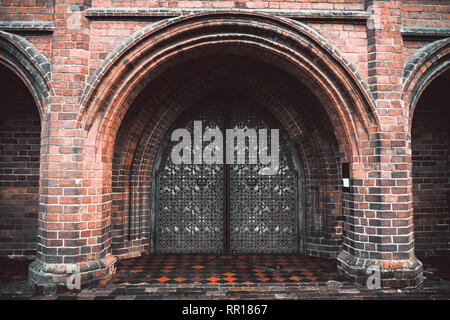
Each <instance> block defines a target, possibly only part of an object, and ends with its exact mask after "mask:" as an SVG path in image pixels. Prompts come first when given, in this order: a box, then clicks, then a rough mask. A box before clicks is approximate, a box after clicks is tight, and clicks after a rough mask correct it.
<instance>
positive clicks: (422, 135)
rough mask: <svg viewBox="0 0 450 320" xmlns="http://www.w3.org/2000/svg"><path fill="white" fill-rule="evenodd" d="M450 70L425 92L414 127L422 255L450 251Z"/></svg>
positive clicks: (415, 188) (418, 245)
mask: <svg viewBox="0 0 450 320" xmlns="http://www.w3.org/2000/svg"><path fill="white" fill-rule="evenodd" d="M449 84H450V71H446V72H444V73H443V74H441V75H440V76H439V77H437V78H436V79H434V80H433V81H432V82H431V83H430V84H429V85H428V87H427V88H426V89H425V90H424V91H423V93H422V95H421V96H420V98H419V100H418V102H417V105H416V107H415V110H414V116H413V119H412V127H411V145H412V146H411V149H412V163H413V167H412V175H413V205H414V241H415V250H416V253H417V255H418V256H420V257H424V256H433V255H442V254H448V253H449V249H450V224H449V221H450V216H449V204H450V184H449V181H450V180H449V179H450V143H449V141H450V131H449V129H448V123H449V121H450V111H449V109H448V100H447V99H448V92H447V90H448V87H449Z"/></svg>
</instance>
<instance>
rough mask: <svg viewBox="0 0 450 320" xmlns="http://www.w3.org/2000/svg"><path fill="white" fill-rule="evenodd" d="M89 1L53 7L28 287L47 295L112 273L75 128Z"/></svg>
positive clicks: (84, 77) (84, 73) (84, 68)
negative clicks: (49, 93) (48, 97)
mask: <svg viewBox="0 0 450 320" xmlns="http://www.w3.org/2000/svg"><path fill="white" fill-rule="evenodd" d="M86 6H87V1H84V0H76V1H70V4H69V3H67V4H66V3H65V1H63V0H57V1H55V8H54V22H55V31H54V34H53V43H52V82H53V87H54V91H55V95H54V96H53V97H52V101H51V105H50V112H51V113H50V117H49V119H48V120H47V121H46V122H45V123H43V129H42V132H43V133H42V145H41V179H40V181H41V187H42V193H41V195H40V213H39V221H38V224H39V230H38V243H37V254H36V260H35V261H34V262H33V263H32V264H31V265H30V268H29V282H30V284H31V285H33V286H37V287H41V288H44V289H54V288H55V287H57V286H61V287H65V286H66V284H67V280H68V279H71V280H72V279H75V280H76V278H75V277H71V276H72V275H73V273H74V272H77V273H78V271H79V272H80V277H79V280H80V282H81V284H83V285H85V284H89V283H98V282H99V281H106V280H108V279H109V278H110V277H111V274H112V273H113V272H114V263H115V258H114V257H113V256H111V255H110V254H109V250H110V248H109V240H108V239H107V238H106V237H105V234H104V233H105V232H104V230H105V229H107V228H108V226H107V225H105V224H106V222H105V221H106V220H105V219H104V217H103V216H102V215H98V214H97V212H96V210H97V207H96V206H93V205H91V206H88V205H87V203H89V202H90V200H91V199H92V193H95V192H96V190H95V189H94V190H93V189H90V188H89V186H90V184H89V180H88V179H89V177H88V175H87V174H86V173H85V171H84V170H83V165H84V164H83V160H84V158H83V148H82V146H83V143H84V138H85V137H86V133H85V132H84V131H83V130H82V129H79V128H78V126H77V117H78V113H79V102H80V101H79V100H80V96H81V94H82V91H83V89H84V87H85V85H86V81H87V76H88V58H89V26H88V21H87V20H86V19H85V18H84V16H83V14H82V12H81V11H82V10H84V9H85V8H86Z"/></svg>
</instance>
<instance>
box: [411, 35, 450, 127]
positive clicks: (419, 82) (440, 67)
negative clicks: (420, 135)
mask: <svg viewBox="0 0 450 320" xmlns="http://www.w3.org/2000/svg"><path fill="white" fill-rule="evenodd" d="M449 69H450V38H446V39H442V40H439V41H435V42H432V43H430V44H428V45H426V46H424V47H423V48H421V49H420V50H418V51H417V52H416V53H415V54H414V55H412V56H411V58H409V60H408V62H407V63H406V66H405V72H404V74H403V83H404V85H403V91H402V97H403V101H404V103H405V105H406V112H408V114H407V117H408V119H409V120H408V121H409V132H411V127H412V120H413V116H414V111H415V108H416V105H417V102H418V101H419V99H420V97H421V96H422V93H423V92H424V91H425V89H426V88H427V87H428V85H429V84H430V83H431V82H433V80H434V79H436V78H437V77H439V76H440V75H442V74H443V73H444V72H446V71H448V70H449Z"/></svg>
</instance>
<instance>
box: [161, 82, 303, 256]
mask: <svg viewBox="0 0 450 320" xmlns="http://www.w3.org/2000/svg"><path fill="white" fill-rule="evenodd" d="M194 122H196V124H194ZM199 124H201V125H202V128H198V125H199ZM195 126H197V128H195ZM173 128H185V129H187V131H188V132H189V133H190V136H191V137H194V139H196V138H195V134H196V132H195V130H201V132H200V134H201V135H202V136H203V134H204V132H205V130H206V128H210V129H215V130H218V131H219V132H221V133H223V135H222V139H223V140H222V141H220V147H219V148H218V149H220V150H218V152H220V153H222V154H221V155H220V157H221V158H222V161H220V160H219V161H218V162H219V163H211V164H206V163H204V162H202V163H199V162H197V163H196V161H195V159H194V161H192V162H191V164H185V163H182V164H175V163H174V161H173V159H172V150H173V148H174V147H175V145H176V144H177V142H176V141H171V139H170V138H171V137H170V135H171V132H172V131H171V130H169V135H167V136H166V138H165V141H164V142H163V144H162V147H160V150H159V154H158V156H157V165H156V167H155V170H156V171H155V174H154V175H155V181H157V182H156V184H155V188H154V189H153V192H154V195H155V200H156V201H155V204H156V205H155V206H154V214H155V215H156V219H155V224H154V228H155V231H154V232H152V234H154V235H155V237H154V239H153V241H154V242H155V251H156V252H171V253H173V252H204V253H215V252H218V253H222V252H231V253H263V252H270V253H273V252H298V250H299V247H300V246H299V241H300V236H299V234H300V231H301V230H303V228H302V226H301V225H300V223H301V221H302V219H301V217H300V208H299V205H298V204H299V201H298V196H299V195H300V194H301V193H300V192H298V187H299V183H298V180H299V176H298V172H299V171H298V161H297V159H296V157H295V150H292V146H290V142H289V140H288V137H287V134H286V133H285V132H284V131H283V129H282V126H281V125H280V124H279V123H277V121H276V120H275V119H274V117H273V116H271V115H270V113H269V112H267V111H264V107H262V106H260V105H258V103H257V102H255V101H253V100H252V99H250V98H248V97H246V96H244V95H242V94H239V93H237V92H230V91H227V92H215V93H214V94H212V95H209V96H208V97H206V98H203V99H202V100H201V101H198V102H197V103H196V104H195V106H191V108H189V109H188V110H187V112H185V113H184V114H182V115H181V116H180V117H179V119H178V120H177V121H176V122H175V125H174V126H173ZM227 129H231V130H233V131H234V130H235V129H236V130H239V129H243V130H252V129H254V130H255V131H254V132H253V133H255V136H254V138H257V135H256V133H257V132H258V133H259V132H260V131H259V130H260V129H263V130H264V129H265V130H267V131H266V135H267V142H268V150H271V145H272V144H274V143H278V142H279V158H278V160H277V163H278V166H277V168H276V169H275V171H274V172H271V173H270V174H268V175H264V174H262V173H261V172H260V170H264V168H267V166H266V165H264V164H261V163H260V162H258V161H257V156H256V152H257V150H256V149H257V147H258V144H256V145H251V143H250V138H249V137H250V136H251V135H250V134H249V135H248V136H247V137H246V139H245V140H246V141H245V156H246V161H245V163H242V162H238V161H237V160H238V159H237V154H234V155H233V160H232V161H231V162H233V164H231V163H230V159H228V157H227V150H225V149H226V148H229V147H230V145H229V144H228V143H227V142H229V140H228V139H229V137H228V133H229V130H227ZM270 129H277V130H280V129H281V134H280V137H279V138H280V139H278V137H277V141H276V142H275V141H271V134H270V133H271V131H270ZM245 132H248V131H245ZM225 133H227V136H226V135H225ZM197 135H198V132H197ZM259 139H261V135H259ZM225 140H226V141H225ZM233 140H234V139H233ZM191 142H193V141H191ZM257 142H259V146H261V141H257ZM210 143H211V141H202V148H201V150H199V151H200V152H202V151H203V150H205V151H204V152H208V151H206V150H208V149H207V148H208V145H209V144H210ZM236 143H237V141H236ZM216 146H218V144H216ZM224 146H226V147H224ZM255 147H256V149H255ZM251 148H254V149H255V150H254V152H255V153H252V151H251V150H250V149H251ZM277 151H278V150H277ZM272 152H273V151H272ZM251 155H252V156H253V158H252V160H250V156H251ZM271 156H272V157H273V156H274V155H273V154H271ZM194 157H195V156H194ZM220 162H222V163H220ZM270 165H272V164H270Z"/></svg>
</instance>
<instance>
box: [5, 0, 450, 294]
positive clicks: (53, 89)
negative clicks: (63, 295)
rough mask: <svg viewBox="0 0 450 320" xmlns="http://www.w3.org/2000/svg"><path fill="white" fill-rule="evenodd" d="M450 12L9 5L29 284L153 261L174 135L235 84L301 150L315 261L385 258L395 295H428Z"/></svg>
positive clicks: (436, 237)
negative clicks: (203, 102) (163, 162)
mask: <svg viewBox="0 0 450 320" xmlns="http://www.w3.org/2000/svg"><path fill="white" fill-rule="evenodd" d="M449 14H450V4H449V3H448V2H447V1H438V0H433V1H425V0H395V1H381V0H368V1H363V0H352V1H343V0H328V1H324V0H309V1H270V0H268V1H262V0H257V1H207V2H205V1H167V2H165V1H115V0H109V1H108V0H107V1H104V0H101V1H100V0H98V1H97V0H90V1H85V0H84V1H81V0H73V1H70V2H69V1H63V0H55V1H40V0H35V1H21V0H20V1H19V0H1V1H0V65H1V69H0V71H1V78H2V80H3V81H4V82H5V81H6V82H9V81H8V80H9V79H10V78H11V79H14V81H11V82H9V84H8V86H6V87H5V86H3V87H2V89H3V88H8V89H7V92H11V96H10V97H8V98H7V99H3V98H2V101H1V115H2V117H1V122H0V134H1V136H0V139H1V141H2V146H1V149H0V150H1V154H0V157H1V159H0V160H1V164H0V189H1V190H0V194H1V198H0V210H1V215H0V226H1V230H0V254H2V255H16V256H17V255H27V256H29V255H32V256H34V258H35V261H34V262H33V263H32V264H31V266H30V272H29V278H30V283H32V284H33V285H37V286H44V287H47V286H50V287H51V286H54V285H58V284H62V283H64V281H65V280H66V279H67V278H68V277H69V276H70V272H71V271H70V270H72V269H71V267H72V266H74V265H76V266H80V268H81V272H82V282H83V283H84V284H90V283H98V282H101V283H103V282H105V281H108V280H109V279H110V278H111V275H112V274H113V273H114V271H115V263H116V261H117V259H125V258H129V257H133V256H138V255H141V254H144V253H149V252H152V250H153V247H152V241H151V239H152V234H151V233H152V230H151V228H150V221H151V219H153V218H152V217H153V215H154V213H153V212H152V209H151V208H152V203H153V202H154V198H153V195H152V194H153V193H152V192H153V191H152V186H153V185H152V181H153V180H154V178H153V174H154V172H155V170H157V168H156V167H157V165H156V163H157V159H156V158H157V153H158V150H159V148H160V145H161V142H162V140H163V138H164V136H165V135H166V134H167V133H168V130H169V128H170V126H171V124H172V123H173V122H174V121H175V120H176V119H177V117H178V116H179V115H180V114H181V113H182V112H183V111H184V110H186V109H187V108H189V106H190V105H191V104H193V103H195V101H196V99H198V98H199V97H201V96H205V95H208V94H214V93H215V92H217V91H218V90H229V91H230V92H240V93H242V94H247V95H249V96H251V97H252V98H253V99H255V100H258V101H260V102H261V105H263V106H265V108H266V109H267V110H268V111H269V112H271V113H273V114H274V116H275V117H276V118H277V120H278V121H279V122H280V123H281V124H283V127H284V130H285V131H286V132H287V134H288V136H289V139H290V141H291V142H292V145H293V148H294V149H295V150H296V152H297V157H298V159H299V163H300V167H299V172H300V176H301V188H300V190H299V192H301V199H302V200H301V208H302V210H301V211H302V212H301V215H302V219H303V220H302V221H304V224H303V226H304V229H303V230H301V243H302V248H301V252H303V253H305V254H309V255H315V256H322V257H327V258H330V259H337V267H338V269H339V271H340V272H341V274H342V275H344V276H347V277H350V278H352V279H354V280H355V281H357V282H365V280H366V278H367V274H366V273H365V272H366V270H367V268H368V267H369V266H371V265H378V266H379V267H380V268H381V275H382V285H383V286H385V287H410V286H416V285H418V284H419V283H420V282H421V281H422V265H421V262H420V256H422V255H435V254H444V253H448V251H449V249H450V242H449V232H450V231H449V213H448V206H449V200H448V199H449V196H448V194H449V180H448V179H449V138H448V134H449V133H448V129H446V121H444V120H443V119H448V110H445V109H446V107H447V105H446V99H445V98H446V97H445V95H446V91H445V90H442V88H446V87H448V81H449V76H448V74H449V71H448V68H449V66H450V50H449V47H450V39H449V37H450V19H449ZM9 88H11V89H9ZM2 96H3V94H2ZM299 102H301V103H299ZM30 108H31V109H33V108H34V109H33V110H31V109H30ZM21 114H23V116H20V115H21ZM39 128H40V129H39ZM39 130H40V139H39V135H38V132H39ZM446 130H447V131H446ZM39 145H40V148H39V147H38V146H39ZM39 155H40V161H39V163H40V165H39V166H38V162H37V158H38V157H39ZM346 165H348V166H349V168H350V178H351V185H350V188H349V189H348V190H346V189H343V188H342V185H341V178H342V168H343V166H346ZM38 169H39V172H38ZM38 180H39V184H38V183H37V182H38ZM36 230H37V231H36ZM417 257H419V259H418V258H417Z"/></svg>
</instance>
